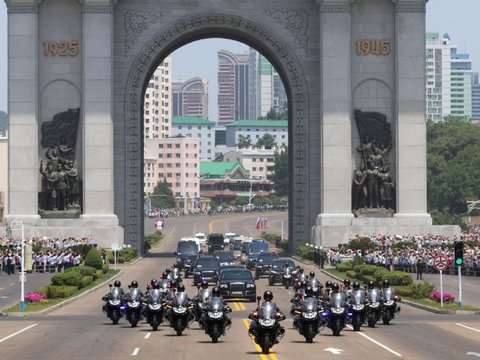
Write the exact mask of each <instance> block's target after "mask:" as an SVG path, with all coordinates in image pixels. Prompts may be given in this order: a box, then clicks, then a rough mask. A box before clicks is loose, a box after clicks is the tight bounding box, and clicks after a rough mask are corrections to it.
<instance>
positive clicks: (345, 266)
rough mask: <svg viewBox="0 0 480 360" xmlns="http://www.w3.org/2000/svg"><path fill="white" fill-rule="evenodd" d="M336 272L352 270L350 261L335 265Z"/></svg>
mask: <svg viewBox="0 0 480 360" xmlns="http://www.w3.org/2000/svg"><path fill="white" fill-rule="evenodd" d="M335 269H336V270H337V271H341V272H346V271H348V270H352V269H353V264H352V262H351V261H345V262H341V263H338V264H336V265H335Z"/></svg>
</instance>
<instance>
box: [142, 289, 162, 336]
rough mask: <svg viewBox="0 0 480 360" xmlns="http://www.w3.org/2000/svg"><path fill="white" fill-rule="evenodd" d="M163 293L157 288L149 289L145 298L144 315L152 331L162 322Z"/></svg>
mask: <svg viewBox="0 0 480 360" xmlns="http://www.w3.org/2000/svg"><path fill="white" fill-rule="evenodd" d="M162 300H163V294H162V292H161V291H160V289H159V288H158V285H157V288H153V289H150V291H149V292H148V295H147V297H146V300H145V305H146V306H145V310H144V313H145V317H146V318H147V322H148V323H149V324H150V326H151V327H152V330H153V331H157V330H158V326H159V325H160V324H161V323H162V322H163V315H164V308H163V306H162Z"/></svg>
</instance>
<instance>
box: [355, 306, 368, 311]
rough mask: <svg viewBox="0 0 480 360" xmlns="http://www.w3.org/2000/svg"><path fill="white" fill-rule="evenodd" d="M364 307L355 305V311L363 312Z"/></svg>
mask: <svg viewBox="0 0 480 360" xmlns="http://www.w3.org/2000/svg"><path fill="white" fill-rule="evenodd" d="M364 307H365V306H364V305H353V310H355V311H362V310H363V308H364Z"/></svg>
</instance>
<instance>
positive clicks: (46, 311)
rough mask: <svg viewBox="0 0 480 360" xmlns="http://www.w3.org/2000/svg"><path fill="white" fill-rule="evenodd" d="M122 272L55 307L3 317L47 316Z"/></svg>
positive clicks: (14, 313)
mask: <svg viewBox="0 0 480 360" xmlns="http://www.w3.org/2000/svg"><path fill="white" fill-rule="evenodd" d="M122 272H123V270H120V271H119V272H118V273H117V274H114V275H113V276H111V277H110V278H108V279H107V280H105V281H104V282H102V283H100V284H98V285H96V286H94V287H93V288H91V289H88V290H87V291H85V292H83V293H81V294H79V295H77V296H74V297H72V298H69V299H66V300H64V301H62V302H61V303H58V304H55V305H52V306H50V307H48V308H46V309H44V310H42V311H35V312H26V313H21V312H12V313H8V314H5V315H4V316H7V315H12V316H17V317H21V316H27V315H38V314H41V315H45V314H48V313H50V312H52V311H54V310H57V309H59V308H61V307H64V306H65V305H67V304H70V303H71V302H74V301H76V300H78V299H80V298H81V297H83V296H85V295H87V294H90V293H91V292H93V291H95V290H97V289H98V288H100V287H101V286H103V285H105V284H106V283H108V282H109V281H111V280H113V279H115V278H116V277H117V276H119V275H121V274H122Z"/></svg>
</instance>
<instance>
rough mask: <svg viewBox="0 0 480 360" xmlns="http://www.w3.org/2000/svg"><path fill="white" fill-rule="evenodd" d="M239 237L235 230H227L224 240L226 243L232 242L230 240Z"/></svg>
mask: <svg viewBox="0 0 480 360" xmlns="http://www.w3.org/2000/svg"><path fill="white" fill-rule="evenodd" d="M235 237H237V234H235V233H233V232H227V233H225V238H224V239H223V242H224V243H225V244H230V240H233V238H235Z"/></svg>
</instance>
